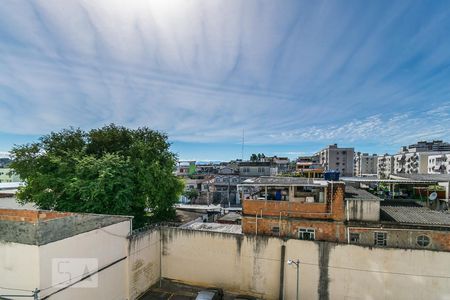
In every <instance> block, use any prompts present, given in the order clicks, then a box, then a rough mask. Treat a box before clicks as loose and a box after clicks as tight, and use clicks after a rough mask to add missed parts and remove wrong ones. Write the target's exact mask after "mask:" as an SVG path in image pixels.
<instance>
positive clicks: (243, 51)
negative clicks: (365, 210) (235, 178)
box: [0, 0, 450, 152]
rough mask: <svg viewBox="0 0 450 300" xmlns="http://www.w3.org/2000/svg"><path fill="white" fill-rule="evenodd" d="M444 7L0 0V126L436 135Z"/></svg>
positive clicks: (358, 138) (449, 73)
mask: <svg viewBox="0 0 450 300" xmlns="http://www.w3.org/2000/svg"><path fill="white" fill-rule="evenodd" d="M449 8H450V5H449V4H448V3H446V2H445V1H444V2H437V1H436V2H433V3H423V2H413V3H410V2H408V1H394V2H392V1H376V2H370V3H366V2H364V3H363V2H361V1H354V2H339V1H338V2H329V1H315V2H302V1H282V2H276V3H275V2H273V3H272V2H268V1H266V2H260V1H253V0H249V1H237V0H232V1H202V0H193V1H184V0H183V1H181V0H170V1H166V0H152V1H146V0H131V1H127V3H126V4H125V3H124V2H123V1H120V0H99V1H88V0H71V1H57V0H45V1H31V2H29V1H20V0H14V1H9V2H8V4H7V5H3V6H2V7H1V8H0V68H1V69H2V72H0V119H1V120H2V124H1V125H0V132H5V133H13V134H42V133H46V132H48V131H49V130H58V129H60V128H61V127H67V126H71V125H72V126H80V127H83V128H91V127H96V126H100V125H102V124H105V123H109V122H116V123H120V124H124V125H127V126H132V127H136V126H144V125H145V126H150V127H153V128H156V129H159V130H163V131H166V132H168V133H169V135H170V137H171V139H172V140H173V141H182V142H204V143H214V142H231V143H239V142H240V140H241V136H242V129H244V128H245V136H246V140H247V142H248V143H253V144H257V143H260V144H272V143H274V144H280V143H284V144H298V143H301V142H303V141H311V142H318V143H322V142H326V141H332V140H339V141H343V142H348V143H355V144H358V143H365V142H367V143H369V142H370V143H376V144H383V143H392V141H391V142H388V141H387V140H389V139H391V140H392V139H394V140H395V143H401V142H405V143H406V142H413V141H414V139H418V138H433V137H436V138H438V137H439V138H448V137H449V136H448V132H449V129H450V128H449V125H448V123H449V122H447V121H448V119H449V115H448V114H449V111H450V106H449V104H448V103H449V99H448V95H449V94H450V85H449V84H448V82H450V56H448V53H449V51H450V39H448V37H447V35H448V32H447V30H445V29H446V28H448V27H449V26H450V18H449V17H448V11H449ZM444 121H446V122H447V123H445V122H444ZM294 152H295V151H294Z"/></svg>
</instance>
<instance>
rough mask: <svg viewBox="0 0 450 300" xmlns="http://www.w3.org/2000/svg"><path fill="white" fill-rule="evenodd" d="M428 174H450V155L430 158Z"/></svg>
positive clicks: (438, 155)
mask: <svg viewBox="0 0 450 300" xmlns="http://www.w3.org/2000/svg"><path fill="white" fill-rule="evenodd" d="M428 174H450V154H436V155H430V156H428Z"/></svg>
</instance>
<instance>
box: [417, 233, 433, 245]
mask: <svg viewBox="0 0 450 300" xmlns="http://www.w3.org/2000/svg"><path fill="white" fill-rule="evenodd" d="M417 245H419V246H420V247H427V246H428V245H430V238H429V237H428V236H426V235H419V236H418V237H417Z"/></svg>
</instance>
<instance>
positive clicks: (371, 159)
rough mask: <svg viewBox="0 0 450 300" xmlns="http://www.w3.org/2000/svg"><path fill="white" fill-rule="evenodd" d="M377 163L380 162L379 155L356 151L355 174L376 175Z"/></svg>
mask: <svg viewBox="0 0 450 300" xmlns="http://www.w3.org/2000/svg"><path fill="white" fill-rule="evenodd" d="M377 164H378V155H376V154H372V155H369V154H368V153H361V152H357V153H355V158H354V165H355V169H354V175H355V176H364V175H375V174H377Z"/></svg>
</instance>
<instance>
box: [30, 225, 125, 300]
mask: <svg viewBox="0 0 450 300" xmlns="http://www.w3.org/2000/svg"><path fill="white" fill-rule="evenodd" d="M129 232H130V221H125V222H121V223H117V224H113V225H110V226H106V227H103V228H99V229H96V230H92V231H89V232H85V233H81V234H78V235H75V236H73V237H70V238H66V239H62V240H59V241H56V242H52V243H48V244H46V245H43V246H40V247H39V264H38V265H39V271H40V272H39V273H40V289H41V290H42V292H41V293H40V297H41V298H45V296H48V295H50V294H52V293H54V292H56V291H58V290H61V288H62V287H64V286H65V285H67V284H66V283H65V284H63V285H60V286H54V284H55V282H53V281H54V280H52V271H53V270H52V263H53V259H55V258H57V259H58V258H64V259H67V260H68V261H69V262H70V259H72V258H75V259H77V258H81V259H86V258H87V259H91V258H93V259H96V260H97V262H98V268H99V269H101V268H104V267H106V268H105V269H104V270H102V271H100V272H99V273H98V286H97V287H93V288H81V287H76V286H72V287H69V288H67V289H65V290H62V291H60V292H58V293H56V294H54V295H53V296H51V298H50V299H52V300H53V299H84V300H88V299H111V300H114V299H117V300H119V299H126V298H127V296H128V271H127V266H128V264H127V255H128V239H127V236H128V234H129ZM111 264H112V265H111ZM109 265H111V266H109ZM108 266H109V267H108ZM85 271H86V270H85V269H84V268H81V269H79V271H78V272H77V271H74V272H72V274H71V275H72V278H80V279H81V278H82V275H83V272H85ZM89 271H90V270H89ZM86 281H90V279H87V280H86ZM82 283H83V282H82Z"/></svg>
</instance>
